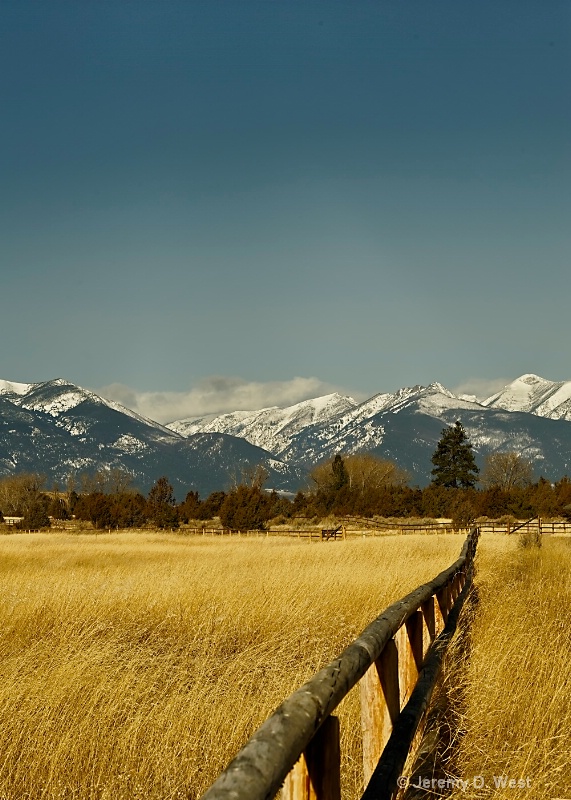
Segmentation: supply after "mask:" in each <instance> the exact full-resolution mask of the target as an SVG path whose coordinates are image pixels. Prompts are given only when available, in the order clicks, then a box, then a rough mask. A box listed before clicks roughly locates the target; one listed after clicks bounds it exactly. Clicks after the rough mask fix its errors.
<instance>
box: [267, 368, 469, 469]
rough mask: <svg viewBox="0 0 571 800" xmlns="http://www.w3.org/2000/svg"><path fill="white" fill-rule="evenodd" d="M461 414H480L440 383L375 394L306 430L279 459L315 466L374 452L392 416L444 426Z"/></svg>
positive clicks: (389, 425) (289, 444)
mask: <svg viewBox="0 0 571 800" xmlns="http://www.w3.org/2000/svg"><path fill="white" fill-rule="evenodd" d="M461 410H470V411H473V410H480V411H481V410H482V406H481V404H480V403H473V402H470V401H467V400H462V399H460V398H459V397H457V396H456V395H454V394H453V393H452V392H450V391H449V390H448V389H446V388H445V387H444V386H442V385H441V384H440V383H431V384H430V385H429V386H410V387H405V388H403V389H399V390H398V391H396V392H393V393H392V394H378V395H375V396H374V397H372V398H371V399H370V400H365V402H364V403H361V404H360V405H358V406H356V407H355V408H353V409H350V410H349V411H347V412H346V413H345V414H342V415H341V416H339V417H337V418H336V419H334V420H333V421H331V422H327V421H326V422H324V423H322V424H320V425H316V426H308V427H306V428H305V429H304V430H302V431H300V432H299V433H298V434H296V435H295V436H293V437H292V438H291V439H290V441H289V443H288V445H287V447H286V448H285V449H284V450H283V451H281V453H280V457H281V458H283V459H284V460H285V461H287V462H290V461H292V462H296V461H298V460H302V461H311V462H317V461H321V460H323V459H326V458H329V457H331V456H332V455H333V454H334V453H338V452H339V453H340V452H344V453H362V452H366V451H367V450H374V449H376V448H378V447H380V446H382V445H383V442H384V441H385V438H386V436H387V431H389V430H392V428H393V427H394V424H393V422H392V417H394V415H396V414H401V413H403V412H410V413H418V414H422V415H426V416H429V417H432V418H434V419H438V420H442V421H443V422H444V423H445V424H446V414H448V413H449V412H451V411H453V412H454V411H458V412H459V411H461Z"/></svg>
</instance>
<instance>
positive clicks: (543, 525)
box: [478, 517, 571, 535]
mask: <svg viewBox="0 0 571 800" xmlns="http://www.w3.org/2000/svg"><path fill="white" fill-rule="evenodd" d="M478 527H479V528H480V531H481V532H482V533H506V534H512V533H539V534H542V535H543V534H546V535H554V534H564V533H571V522H546V521H545V520H544V519H541V517H532V518H531V519H528V520H525V522H520V521H517V522H513V523H511V524H510V523H502V524H500V523H498V522H481V523H478Z"/></svg>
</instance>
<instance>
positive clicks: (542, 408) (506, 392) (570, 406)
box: [482, 372, 571, 420]
mask: <svg viewBox="0 0 571 800" xmlns="http://www.w3.org/2000/svg"><path fill="white" fill-rule="evenodd" d="M482 405H484V406H487V407H488V408H503V409H505V410H506V411H525V412H528V413H531V414H535V415H536V416H538V417H548V418H550V419H566V420H571V381H550V380H547V378H542V377H540V376H539V375H534V374H533V373H531V372H530V373H526V374H525V375H520V377H519V378H516V379H515V380H514V381H512V382H511V383H508V384H507V386H504V388H503V389H501V390H500V391H499V392H497V393H496V394H494V395H492V396H491V397H488V398H487V400H484V402H483V404H482Z"/></svg>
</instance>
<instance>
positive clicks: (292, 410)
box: [167, 393, 357, 454]
mask: <svg viewBox="0 0 571 800" xmlns="http://www.w3.org/2000/svg"><path fill="white" fill-rule="evenodd" d="M356 406H357V402H356V401H355V400H353V398H352V397H344V396H343V395H340V394H337V393H333V394H327V395H324V396H323V397H317V398H315V399H313V400H304V401H303V402H301V403H296V404H295V405H293V406H288V407H287V408H278V407H277V406H272V407H271V408H262V409H261V410H260V411H234V412H233V413H230V414H220V415H219V416H214V417H213V416H209V417H194V418H191V419H183V420H177V421H176V422H171V423H170V424H169V425H167V427H168V428H170V429H171V430H173V431H176V432H177V433H180V434H182V435H183V436H190V435H192V434H193V433H199V432H200V433H227V434H230V435H231V436H239V437H240V438H242V439H246V441H248V442H250V443H251V444H255V445H257V446H258V447H263V448H264V449H265V450H269V451H270V452H271V453H275V454H279V453H280V452H281V451H282V450H284V449H285V448H286V447H287V445H288V444H289V442H290V441H291V439H292V437H293V436H295V434H296V433H299V431H301V430H303V429H304V428H307V427H308V426H311V425H320V424H323V423H328V422H329V423H330V422H332V421H333V420H335V419H337V418H338V417H340V416H341V415H343V414H345V413H346V412H347V411H349V410H350V409H353V408H355V407H356Z"/></svg>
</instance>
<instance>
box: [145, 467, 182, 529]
mask: <svg viewBox="0 0 571 800" xmlns="http://www.w3.org/2000/svg"><path fill="white" fill-rule="evenodd" d="M175 505H176V500H175V497H174V492H173V488H172V486H171V485H170V483H169V481H168V478H167V477H166V476H164V475H163V476H162V477H161V478H158V479H157V480H156V481H155V484H154V486H153V487H152V488H151V491H150V492H149V496H148V498H147V512H148V515H149V519H150V520H151V522H152V523H153V524H154V525H155V527H157V528H178V525H179V522H178V514H177V510H176V508H175Z"/></svg>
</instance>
